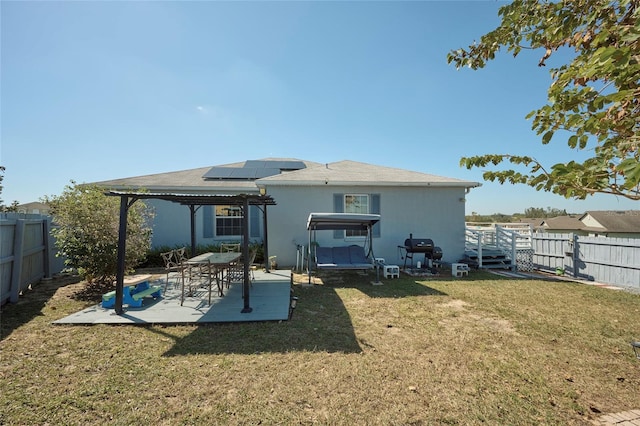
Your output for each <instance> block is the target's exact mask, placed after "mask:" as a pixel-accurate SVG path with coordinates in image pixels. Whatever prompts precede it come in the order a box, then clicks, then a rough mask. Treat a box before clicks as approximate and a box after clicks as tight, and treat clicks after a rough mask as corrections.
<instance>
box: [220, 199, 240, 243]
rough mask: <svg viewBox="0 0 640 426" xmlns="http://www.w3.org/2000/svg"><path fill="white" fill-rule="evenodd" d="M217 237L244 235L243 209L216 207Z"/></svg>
mask: <svg viewBox="0 0 640 426" xmlns="http://www.w3.org/2000/svg"><path fill="white" fill-rule="evenodd" d="M215 223H216V236H218V237H230V236H240V235H242V209H241V208H240V207H238V206H216V218H215Z"/></svg>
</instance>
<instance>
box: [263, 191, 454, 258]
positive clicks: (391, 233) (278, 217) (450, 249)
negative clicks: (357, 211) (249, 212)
mask: <svg viewBox="0 0 640 426" xmlns="http://www.w3.org/2000/svg"><path fill="white" fill-rule="evenodd" d="M267 193H268V194H269V195H271V196H272V197H273V198H274V199H275V200H276V202H277V203H278V204H277V205H276V206H273V207H270V208H269V214H268V219H269V254H270V255H276V256H278V265H279V266H293V265H295V263H296V243H298V244H304V245H305V246H307V245H308V239H309V233H308V231H307V230H306V220H307V217H308V216H309V213H311V212H332V211H333V194H334V193H352V194H353V193H362V194H371V193H376V194H380V214H381V217H382V220H381V236H380V238H374V241H373V248H374V254H375V256H376V257H383V258H385V260H386V262H387V263H388V264H392V263H395V264H400V265H402V262H403V260H402V259H400V255H399V250H398V245H402V244H404V240H405V239H406V238H408V237H409V234H410V233H413V236H414V237H420V238H431V239H432V240H433V241H434V244H435V245H436V246H438V247H440V248H442V251H443V260H444V261H445V262H449V263H451V262H455V261H457V260H459V259H460V258H462V256H463V254H464V213H465V204H464V196H465V189H464V188H439V187H433V188H428V189H425V188H415V187H402V188H380V187H359V188H357V189H354V188H352V187H340V186H327V187H295V186H294V187H268V188H267ZM317 241H318V243H319V244H320V245H322V246H341V245H348V244H352V243H353V241H352V240H348V239H347V240H345V239H334V238H333V232H332V231H322V232H318V233H317ZM355 243H356V244H362V241H359V242H355ZM417 259H418V258H417V257H416V258H415V260H417Z"/></svg>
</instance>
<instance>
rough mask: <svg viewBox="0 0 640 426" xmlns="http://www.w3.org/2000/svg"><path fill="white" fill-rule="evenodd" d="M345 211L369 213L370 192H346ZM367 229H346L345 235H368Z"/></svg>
mask: <svg viewBox="0 0 640 426" xmlns="http://www.w3.org/2000/svg"><path fill="white" fill-rule="evenodd" d="M344 212H345V213H361V214H362V213H363V214H368V213H369V195H368V194H345V196H344ZM366 236H367V231H351V230H346V231H345V237H347V238H348V237H366Z"/></svg>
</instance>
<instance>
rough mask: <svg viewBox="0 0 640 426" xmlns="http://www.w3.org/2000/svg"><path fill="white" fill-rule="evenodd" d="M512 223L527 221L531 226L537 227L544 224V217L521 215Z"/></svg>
mask: <svg viewBox="0 0 640 426" xmlns="http://www.w3.org/2000/svg"><path fill="white" fill-rule="evenodd" d="M513 223H528V224H529V225H531V226H532V227H533V228H539V227H541V226H543V225H544V219H541V218H535V217H521V218H520V219H518V220H517V221H515V222H513Z"/></svg>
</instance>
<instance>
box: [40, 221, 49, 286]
mask: <svg viewBox="0 0 640 426" xmlns="http://www.w3.org/2000/svg"><path fill="white" fill-rule="evenodd" d="M42 244H43V245H44V253H43V256H42V262H43V264H42V266H43V267H44V277H45V278H51V262H50V261H49V259H50V254H51V246H50V244H49V219H47V218H43V219H42Z"/></svg>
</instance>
